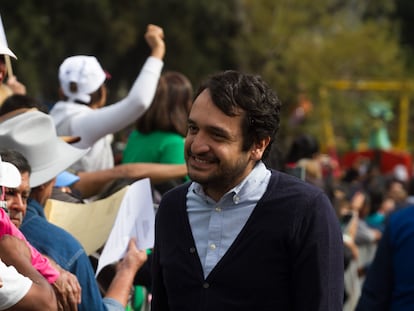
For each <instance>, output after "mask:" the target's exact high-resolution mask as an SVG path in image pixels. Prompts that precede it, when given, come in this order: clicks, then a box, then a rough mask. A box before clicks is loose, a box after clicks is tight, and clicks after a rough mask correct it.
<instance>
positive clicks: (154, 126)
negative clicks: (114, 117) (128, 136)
mask: <svg viewBox="0 0 414 311" xmlns="http://www.w3.org/2000/svg"><path fill="white" fill-rule="evenodd" d="M192 97H193V87H192V84H191V82H190V80H189V79H188V78H187V77H186V76H185V75H183V74H181V73H179V72H175V71H168V72H165V73H164V74H162V75H161V77H160V80H159V83H158V87H157V91H156V93H155V97H154V100H153V101H152V104H151V106H150V107H149V108H148V110H147V111H146V112H145V113H144V114H143V115H142V116H141V117H140V118H139V119H138V120H137V122H136V129H137V130H138V131H140V132H141V133H144V134H145V133H150V132H153V131H157V130H158V131H165V132H174V133H177V134H180V135H181V136H185V135H186V133H187V117H188V113H189V112H190V108H191V100H192Z"/></svg>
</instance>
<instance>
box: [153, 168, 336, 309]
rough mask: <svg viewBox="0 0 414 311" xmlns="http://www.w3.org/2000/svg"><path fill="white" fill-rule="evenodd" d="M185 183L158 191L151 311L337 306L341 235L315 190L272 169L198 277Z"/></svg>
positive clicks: (325, 199) (327, 204) (333, 216)
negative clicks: (227, 241) (227, 243)
mask: <svg viewBox="0 0 414 311" xmlns="http://www.w3.org/2000/svg"><path fill="white" fill-rule="evenodd" d="M188 186H189V183H187V184H184V185H182V186H179V187H177V188H175V189H173V190H172V191H170V192H168V193H166V194H165V195H164V197H163V199H162V202H161V204H160V207H159V210H158V213H157V216H156V227H155V228H156V229H155V230H156V231H155V232H156V233H155V248H154V259H153V284H152V285H153V288H152V294H153V302H152V309H151V310H152V311H167V310H171V311H187V310H188V311H198V310H209V311H211V310H214V311H221V310H223V311H233V310H234V311H236V310H237V311H243V310H246V311H247V310H249V311H252V310H255V311H264V310H272V311H275V310H283V311H287V310H301V311H303V310H306V311H312V310H319V311H322V310H325V311H336V310H338V311H340V310H342V305H343V292H344V289H343V285H344V280H343V276H344V270H343V262H344V257H343V242H342V234H341V230H340V226H339V222H338V219H337V217H336V214H335V213H334V210H333V208H332V205H331V204H330V201H329V199H328V197H327V196H326V195H325V193H324V192H323V191H321V190H320V189H318V188H316V187H314V186H311V185H310V184H307V183H305V182H302V181H301V180H299V179H297V178H296V177H292V176H290V175H286V174H283V173H281V172H276V171H273V172H272V177H271V179H270V183H269V186H268V189H267V191H266V193H265V194H264V195H263V197H262V199H261V200H260V201H259V202H258V203H257V206H256V207H255V209H254V211H253V213H252V214H251V216H250V218H249V220H248V222H247V223H246V225H245V226H244V228H243V229H242V231H241V232H240V234H239V235H238V236H237V238H236V240H235V241H234V243H233V244H232V245H231V247H230V248H229V250H228V251H227V253H226V254H225V255H224V256H223V257H222V259H221V260H220V261H219V262H218V264H217V265H216V266H215V267H214V269H213V270H212V271H211V273H210V274H209V275H208V277H207V278H206V279H204V276H203V270H202V267H201V263H200V260H199V257H198V255H197V250H196V246H195V243H194V239H193V236H192V233H191V227H190V223H189V220H188V216H187V212H186V193H187V189H188Z"/></svg>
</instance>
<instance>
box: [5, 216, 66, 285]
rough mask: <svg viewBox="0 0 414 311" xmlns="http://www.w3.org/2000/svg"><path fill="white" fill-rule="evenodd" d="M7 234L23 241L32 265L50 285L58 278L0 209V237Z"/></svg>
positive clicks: (44, 259)
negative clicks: (28, 250) (26, 246)
mask: <svg viewBox="0 0 414 311" xmlns="http://www.w3.org/2000/svg"><path fill="white" fill-rule="evenodd" d="M5 234H8V235H12V236H15V237H18V238H20V239H22V240H24V241H25V242H26V243H27V245H28V246H29V248H30V251H31V253H32V265H33V267H35V268H36V270H37V271H39V273H40V274H41V275H43V277H44V278H45V279H46V280H47V281H48V282H49V283H50V284H52V283H54V282H55V281H56V280H57V278H58V277H59V271H57V270H56V269H55V268H54V267H52V266H51V264H50V262H49V260H48V259H47V258H46V257H45V256H43V255H42V254H40V253H39V252H38V251H37V250H36V249H35V248H34V247H32V246H31V245H30V243H29V242H27V240H26V238H25V237H24V235H23V233H21V232H20V230H19V229H17V227H16V226H15V225H14V224H13V223H12V222H11V220H10V218H9V216H7V214H6V213H5V212H4V210H3V209H2V208H0V237H1V236H3V235H5Z"/></svg>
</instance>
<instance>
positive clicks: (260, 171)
mask: <svg viewBox="0 0 414 311" xmlns="http://www.w3.org/2000/svg"><path fill="white" fill-rule="evenodd" d="M267 175H270V171H269V170H268V169H267V168H266V166H265V165H264V163H263V162H262V161H259V162H257V164H256V165H255V167H254V168H253V170H252V171H251V172H250V173H249V175H247V176H246V177H245V178H244V179H243V180H242V181H241V182H240V183H239V184H238V185H236V186H235V187H233V188H232V189H230V190H229V191H228V192H227V193H225V194H224V195H223V197H222V198H221V199H220V201H223V200H230V201H232V202H233V203H234V204H238V203H239V202H240V201H242V200H245V199H246V198H247V197H248V196H249V194H250V193H252V192H253V191H255V190H256V189H257V188H258V187H259V186H260V184H261V183H262V182H264V181H265V180H266V176H267ZM189 190H190V191H193V192H194V193H195V194H196V195H198V196H200V197H202V198H203V199H204V200H206V201H208V202H210V201H212V199H211V198H210V197H208V196H207V194H206V193H205V192H204V190H203V187H202V186H201V185H200V184H199V183H197V182H195V181H193V182H192V183H191V185H190V189H189Z"/></svg>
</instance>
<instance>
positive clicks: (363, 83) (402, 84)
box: [319, 80, 414, 150]
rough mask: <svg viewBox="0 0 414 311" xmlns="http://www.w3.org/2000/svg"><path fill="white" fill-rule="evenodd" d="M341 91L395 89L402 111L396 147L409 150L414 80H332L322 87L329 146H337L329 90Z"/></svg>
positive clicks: (324, 119) (324, 125)
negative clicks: (411, 99) (408, 138)
mask: <svg viewBox="0 0 414 311" xmlns="http://www.w3.org/2000/svg"><path fill="white" fill-rule="evenodd" d="M330 89H334V90H339V91H349V90H358V91H395V92H399V93H400V94H401V95H400V107H399V108H400V113H399V129H398V141H397V144H396V146H395V149H398V150H407V135H408V122H409V108H410V107H409V105H410V94H411V93H412V92H413V91H414V81H373V80H359V81H352V80H331V81H327V82H325V83H324V84H323V86H322V87H321V88H320V91H319V96H320V98H321V104H322V109H323V110H322V116H323V128H324V134H325V137H326V144H327V147H329V148H332V147H335V135H334V130H333V126H332V122H331V120H332V119H331V109H330V105H329V100H328V96H329V90H330Z"/></svg>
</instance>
